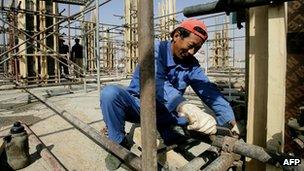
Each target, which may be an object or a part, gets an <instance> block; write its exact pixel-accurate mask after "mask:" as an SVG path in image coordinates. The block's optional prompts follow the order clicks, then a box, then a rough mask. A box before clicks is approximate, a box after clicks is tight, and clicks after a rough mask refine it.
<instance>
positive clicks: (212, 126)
mask: <svg viewBox="0 0 304 171" xmlns="http://www.w3.org/2000/svg"><path fill="white" fill-rule="evenodd" d="M177 112H178V116H183V117H186V118H187V119H188V120H189V125H188V126H187V129H189V130H195V131H198V132H202V133H204V134H215V133H216V121H215V119H214V118H213V117H212V116H211V115H210V114H208V113H205V112H203V111H202V110H201V109H200V108H198V107H197V106H195V105H193V104H189V103H182V104H180V105H179V106H178V107H177Z"/></svg>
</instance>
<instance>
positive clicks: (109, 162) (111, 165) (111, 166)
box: [105, 138, 133, 170]
mask: <svg viewBox="0 0 304 171" xmlns="http://www.w3.org/2000/svg"><path fill="white" fill-rule="evenodd" d="M120 145H121V146H123V147H125V148H126V149H127V150H130V149H131V147H132V145H133V144H132V143H131V142H129V141H128V140H127V138H124V139H123V140H122V142H121V143H120ZM105 163H106V167H107V169H108V170H117V169H118V168H119V167H123V168H125V167H126V166H125V165H124V164H123V163H122V160H121V159H120V158H118V157H116V156H114V155H113V154H111V153H109V154H108V155H107V157H106V158H105Z"/></svg>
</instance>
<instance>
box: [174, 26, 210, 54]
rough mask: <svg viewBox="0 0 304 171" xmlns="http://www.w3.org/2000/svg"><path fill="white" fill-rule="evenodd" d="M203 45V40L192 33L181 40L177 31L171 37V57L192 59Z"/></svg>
mask: <svg viewBox="0 0 304 171" xmlns="http://www.w3.org/2000/svg"><path fill="white" fill-rule="evenodd" d="M203 43H204V41H203V39H202V38H200V37H199V36H197V35H195V34H193V33H190V35H189V36H188V37H185V38H182V37H181V36H180V33H179V32H178V31H177V32H176V33H174V35H173V42H172V51H173V55H174V56H175V57H177V58H179V59H182V60H187V58H193V55H194V54H195V53H196V52H197V51H198V50H199V49H200V48H201V47H202V45H203Z"/></svg>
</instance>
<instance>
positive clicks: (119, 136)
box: [100, 85, 188, 143]
mask: <svg viewBox="0 0 304 171" xmlns="http://www.w3.org/2000/svg"><path fill="white" fill-rule="evenodd" d="M156 106H157V107H156V113H157V116H156V122H157V128H158V131H159V132H160V134H161V136H162V137H163V138H164V140H165V139H166V138H171V137H172V136H173V135H170V134H169V133H168V130H167V128H168V126H170V125H181V126H183V125H186V124H187V123H188V121H187V119H186V118H184V117H177V115H176V113H174V112H171V113H170V112H168V110H167V109H166V107H165V106H164V105H162V104H160V103H158V102H156ZM100 107H101V110H102V114H103V120H104V122H105V123H106V126H107V129H108V137H109V139H111V140H112V141H114V142H116V143H121V142H122V140H123V139H124V137H125V121H129V122H133V123H139V122H140V100H139V98H137V97H134V96H133V95H131V94H130V93H129V92H128V91H127V90H125V89H124V88H122V87H120V86H117V85H108V86H106V87H104V88H103V89H102V92H101V95H100ZM165 141H166V140H165Z"/></svg>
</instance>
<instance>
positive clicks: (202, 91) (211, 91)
mask: <svg viewBox="0 0 304 171" xmlns="http://www.w3.org/2000/svg"><path fill="white" fill-rule="evenodd" d="M190 85H191V87H192V89H193V90H194V91H195V93H196V94H197V95H198V96H199V97H200V99H201V100H202V101H203V102H204V103H205V104H206V105H207V106H208V107H210V108H211V109H212V110H213V111H214V113H215V115H216V119H217V122H218V124H219V125H224V124H226V123H227V122H230V121H232V120H234V119H235V118H234V113H233V110H232V108H231V106H230V104H229V102H228V101H227V100H226V99H225V98H224V96H223V95H222V94H221V92H220V91H219V90H218V89H217V87H216V86H215V85H214V84H213V83H211V82H210V81H209V79H208V78H207V76H206V75H205V74H204V72H203V70H202V69H201V68H200V67H199V66H197V67H194V68H193V71H192V72H191V74H190Z"/></svg>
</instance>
